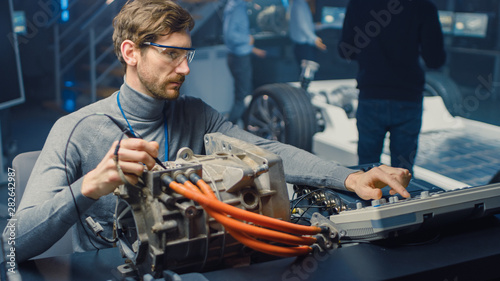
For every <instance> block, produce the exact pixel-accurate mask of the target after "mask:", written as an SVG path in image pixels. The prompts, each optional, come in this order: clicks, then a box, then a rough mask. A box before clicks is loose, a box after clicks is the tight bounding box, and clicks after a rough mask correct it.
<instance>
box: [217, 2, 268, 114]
mask: <svg viewBox="0 0 500 281" xmlns="http://www.w3.org/2000/svg"><path fill="white" fill-rule="evenodd" d="M249 1H250V0H229V1H228V2H227V4H226V7H225V8H224V18H223V27H222V31H223V36H224V44H225V45H226V47H227V49H228V55H227V65H228V67H229V70H230V72H231V75H232V76H233V80H234V103H233V106H232V108H231V111H230V113H229V116H228V120H229V121H231V122H233V123H235V124H237V122H238V121H239V120H240V119H241V117H242V115H243V112H244V111H245V103H244V100H245V97H246V96H248V95H251V94H252V91H253V86H252V85H253V81H252V80H253V77H252V54H254V55H256V56H258V57H260V58H264V57H265V56H266V51H265V50H262V49H259V48H256V47H254V38H253V36H252V35H251V34H250V20H249V19H248V15H247V2H249Z"/></svg>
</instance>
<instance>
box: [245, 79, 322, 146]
mask: <svg viewBox="0 0 500 281" xmlns="http://www.w3.org/2000/svg"><path fill="white" fill-rule="evenodd" d="M243 120H244V123H245V129H246V130H247V131H249V132H251V133H253V134H255V135H257V136H260V137H263V138H266V139H272V140H277V141H280V142H282V143H286V144H290V145H293V146H295V147H298V148H302V149H304V150H307V151H311V149H312V137H313V135H314V134H315V133H316V132H317V128H318V124H317V121H316V114H315V110H314V107H313V106H312V104H311V100H310V97H309V94H308V93H307V92H306V91H304V90H303V89H301V88H295V87H292V86H290V85H288V84H269V85H264V86H261V87H259V88H257V89H256V90H255V92H254V94H253V97H252V101H251V103H250V105H249V106H248V108H247V110H246V112H245V114H244V117H243Z"/></svg>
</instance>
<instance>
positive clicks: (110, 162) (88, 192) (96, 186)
mask: <svg viewBox="0 0 500 281" xmlns="http://www.w3.org/2000/svg"><path fill="white" fill-rule="evenodd" d="M117 144H118V142H117V141H115V142H114V143H113V146H112V147H111V148H110V149H109V151H108V153H106V156H104V158H103V159H102V160H101V162H100V163H99V164H98V165H97V167H96V168H95V169H94V170H92V171H90V172H88V173H87V174H86V175H85V177H84V178H83V182H82V194H83V195H85V196H87V197H89V198H92V199H96V200H97V199H99V198H100V197H102V196H104V195H108V194H110V193H111V192H113V191H114V190H115V188H116V187H118V186H119V185H120V184H123V183H124V182H123V181H122V180H121V178H120V174H119V172H118V169H117V167H116V163H115V160H114V153H115V148H116V145H117ZM159 147H160V146H159V144H158V143H157V142H154V141H152V142H148V141H145V140H143V139H136V138H131V139H125V140H122V141H121V142H120V148H119V150H118V164H119V165H120V168H121V170H122V171H123V174H124V175H125V178H126V180H127V181H129V182H130V183H132V184H136V183H137V182H138V179H139V176H141V175H142V173H143V171H144V165H146V167H147V168H148V169H152V168H153V167H154V165H155V163H156V162H155V160H154V158H155V157H158V149H159Z"/></svg>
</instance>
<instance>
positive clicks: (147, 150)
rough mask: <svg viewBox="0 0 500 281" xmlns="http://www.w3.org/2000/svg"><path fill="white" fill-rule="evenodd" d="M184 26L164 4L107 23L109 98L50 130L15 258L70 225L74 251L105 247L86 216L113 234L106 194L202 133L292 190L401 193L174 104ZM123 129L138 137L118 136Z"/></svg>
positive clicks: (185, 54) (375, 178) (185, 48)
mask: <svg viewBox="0 0 500 281" xmlns="http://www.w3.org/2000/svg"><path fill="white" fill-rule="evenodd" d="M193 25H194V21H193V19H192V18H191V16H190V15H189V13H188V12H186V11H185V10H184V9H182V8H181V7H180V6H179V5H178V4H176V3H175V2H173V1H165V0H136V1H133V2H128V3H127V4H125V6H124V7H123V8H122V10H121V11H120V13H119V14H118V15H117V16H116V18H115V19H114V27H115V32H114V34H113V42H114V47H115V52H116V54H117V56H118V59H119V60H120V62H121V63H122V64H123V66H124V68H125V73H126V74H125V78H124V83H123V85H122V86H121V88H120V90H119V91H118V92H116V93H114V94H113V95H112V96H110V97H108V98H106V99H103V100H100V101H98V102H96V103H94V104H91V105H88V106H86V107H84V108H82V109H80V110H78V111H76V112H74V113H72V114H69V115H67V116H65V117H62V118H61V119H60V120H58V121H57V122H56V124H55V125H54V127H53V128H52V130H51V132H50V134H49V136H48V138H47V141H46V143H45V146H44V148H43V150H42V152H41V154H40V157H39V158H38V161H37V163H36V164H35V167H34V169H33V173H32V176H31V177H30V179H29V182H28V186H27V188H26V192H25V193H24V196H23V199H22V202H21V204H20V205H19V208H18V211H17V214H16V216H15V219H17V222H18V229H17V236H16V255H17V260H18V261H23V260H26V259H28V258H30V257H33V256H36V255H38V254H40V253H42V252H43V251H45V250H46V249H48V248H49V247H50V246H51V245H52V244H53V243H55V242H56V241H57V240H58V239H59V238H60V237H61V236H63V234H64V233H65V232H66V231H67V230H68V229H70V228H71V227H72V230H73V241H74V242H73V248H74V250H75V251H88V250H93V249H95V248H107V247H112V244H111V243H108V242H105V241H104V240H102V239H99V238H98V237H96V236H94V235H88V237H87V234H86V230H85V229H84V227H83V224H82V223H81V221H83V220H85V218H87V217H88V216H91V217H92V218H93V219H94V220H95V221H97V222H99V223H100V224H101V225H102V226H103V228H104V232H103V233H101V234H102V236H104V237H112V231H113V215H114V209H115V203H116V197H115V196H114V195H113V194H112V192H113V191H114V190H115V188H116V187H118V186H119V185H120V184H122V183H123V182H124V181H125V180H126V181H129V182H131V183H137V182H138V177H139V176H140V175H141V174H142V172H143V169H144V167H146V168H148V169H151V168H153V166H154V165H155V163H156V162H157V159H160V160H161V161H167V160H174V159H175V155H176V153H177V151H178V150H179V149H180V148H182V147H189V148H191V149H192V150H193V152H194V153H196V154H204V152H205V151H204V143H203V136H204V135H205V134H207V133H213V132H221V133H223V134H225V135H228V136H230V137H235V138H238V139H242V140H245V141H247V142H250V143H254V144H257V145H260V146H261V147H263V148H265V149H268V150H270V151H272V152H274V153H276V154H278V155H279V156H281V157H282V159H283V164H284V167H285V172H286V174H287V181H290V182H292V183H297V184H309V185H314V186H328V187H332V188H338V189H348V190H352V191H355V192H356V193H357V194H359V195H360V196H361V197H363V198H378V197H380V196H381V194H380V190H379V189H378V188H381V187H383V186H385V185H386V183H387V184H389V185H390V186H391V187H392V188H393V190H394V191H395V192H398V193H400V194H402V195H404V196H409V194H408V193H407V192H406V190H405V188H404V187H405V186H406V185H407V183H408V180H409V178H410V175H409V174H408V171H406V170H403V169H393V168H389V167H385V166H383V167H381V168H377V169H372V170H370V171H369V172H367V173H363V172H359V171H353V170H350V169H346V168H344V167H341V166H338V165H335V164H333V163H332V162H327V161H323V160H321V159H319V158H318V157H316V156H314V155H312V154H309V153H307V152H306V151H303V150H300V149H297V148H294V147H292V146H289V145H285V144H281V143H278V142H275V141H270V140H265V139H261V138H259V137H257V136H254V135H252V134H250V133H248V132H245V131H243V130H241V129H240V128H238V127H237V126H235V125H233V124H232V123H231V122H229V121H227V120H226V119H225V118H224V116H223V115H221V114H219V113H218V112H217V111H216V110H214V109H213V108H211V107H210V106H208V105H207V104H205V103H204V102H203V101H201V100H200V99H197V98H193V97H188V96H182V97H179V89H180V87H181V86H182V83H183V82H184V79H185V77H186V75H188V74H189V71H190V69H189V62H190V61H191V60H192V59H193V55H194V49H193V48H192V46H191V38H190V34H189V32H190V30H191V29H192V28H193ZM97 113H101V114H97ZM102 113H105V114H106V115H107V116H110V117H111V118H107V116H105V115H104V114H102ZM116 124H119V125H120V127H121V128H122V129H121V130H120V129H119V128H117V126H116ZM122 131H126V134H127V135H129V136H137V137H138V138H124V139H122V137H123V132H122ZM118 140H121V142H119V145H120V146H119V148H117V144H118ZM115 154H117V155H115ZM304 163H307V165H304ZM119 170H120V171H122V172H123V173H120V172H119ZM68 183H70V184H68Z"/></svg>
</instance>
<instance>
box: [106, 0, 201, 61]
mask: <svg viewBox="0 0 500 281" xmlns="http://www.w3.org/2000/svg"><path fill="white" fill-rule="evenodd" d="M113 27H114V29H115V30H114V32H113V44H114V47H115V54H116V56H117V57H118V60H119V61H120V62H121V63H122V65H123V67H124V69H126V66H127V64H126V63H125V60H124V59H123V57H122V53H121V44H122V42H123V41H125V40H127V39H128V40H131V41H132V42H134V43H135V44H136V45H137V46H139V47H140V48H143V47H144V42H154V41H155V40H156V39H157V38H158V37H160V36H164V35H168V34H171V33H175V32H180V31H184V30H189V31H191V30H192V29H193V27H194V20H193V18H192V17H191V15H190V14H189V12H188V11H186V10H184V9H183V8H182V7H181V6H179V4H177V3H176V2H175V1H173V0H129V1H128V2H127V3H126V4H125V5H124V6H123V7H122V9H121V11H120V12H119V13H118V15H117V16H116V17H115V18H114V20H113Z"/></svg>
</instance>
